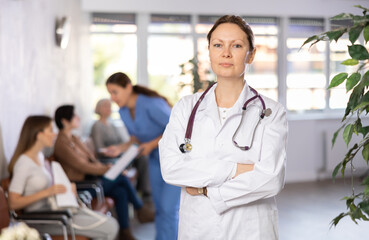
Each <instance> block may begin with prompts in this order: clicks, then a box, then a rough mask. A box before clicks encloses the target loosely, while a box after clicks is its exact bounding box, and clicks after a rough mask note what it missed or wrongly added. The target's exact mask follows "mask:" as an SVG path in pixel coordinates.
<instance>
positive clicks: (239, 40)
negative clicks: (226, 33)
mask: <svg viewBox="0 0 369 240" xmlns="http://www.w3.org/2000/svg"><path fill="white" fill-rule="evenodd" d="M215 40H218V41H220V42H224V41H223V40H222V39H219V38H215V39H213V40H211V41H210V42H213V41H215ZM235 41H241V42H245V41H244V40H242V39H234V40H231V42H235Z"/></svg>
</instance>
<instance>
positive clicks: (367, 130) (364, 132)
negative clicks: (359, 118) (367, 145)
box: [359, 126, 369, 138]
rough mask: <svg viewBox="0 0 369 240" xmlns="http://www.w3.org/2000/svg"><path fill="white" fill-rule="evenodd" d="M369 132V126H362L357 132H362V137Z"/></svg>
mask: <svg viewBox="0 0 369 240" xmlns="http://www.w3.org/2000/svg"><path fill="white" fill-rule="evenodd" d="M368 132H369V126H366V127H362V128H360V129H359V133H361V134H363V138H365V136H366V135H367V134H368Z"/></svg>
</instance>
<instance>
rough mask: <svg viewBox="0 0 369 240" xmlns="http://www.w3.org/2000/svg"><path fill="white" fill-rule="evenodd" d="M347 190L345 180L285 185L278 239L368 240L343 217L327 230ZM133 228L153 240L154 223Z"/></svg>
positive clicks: (367, 231)
mask: <svg viewBox="0 0 369 240" xmlns="http://www.w3.org/2000/svg"><path fill="white" fill-rule="evenodd" d="M356 188H357V189H359V188H360V187H356ZM350 189H351V188H350V184H349V181H348V180H347V181H346V183H344V182H343V181H340V180H339V181H336V183H332V181H331V180H327V181H321V182H311V183H294V184H287V185H286V186H285V188H284V190H283V191H282V192H281V193H280V194H279V196H278V198H277V201H278V208H279V235H280V240H305V239H306V240H361V239H369V222H359V224H358V225H356V224H355V223H353V222H352V221H351V220H350V219H349V218H345V219H343V220H342V221H341V222H340V223H339V224H338V226H337V227H336V228H334V227H332V228H330V221H331V220H332V219H333V218H334V217H335V216H337V215H338V214H339V213H341V212H343V211H344V210H345V202H344V201H341V200H340V199H341V198H342V197H344V196H346V195H349V194H350V193H351V190H350ZM132 227H133V233H134V235H135V236H136V238H137V239H138V240H153V239H155V227H154V224H152V223H151V224H139V223H137V222H136V221H133V223H132Z"/></svg>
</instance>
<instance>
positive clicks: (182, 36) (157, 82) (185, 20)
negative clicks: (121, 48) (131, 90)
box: [147, 14, 194, 104]
mask: <svg viewBox="0 0 369 240" xmlns="http://www.w3.org/2000/svg"><path fill="white" fill-rule="evenodd" d="M190 33H191V23H190V16H187V15H182V16H177V15H176V16H172V15H155V14H153V15H151V22H150V25H149V34H150V35H149V37H148V45H147V51H148V68H147V69H148V74H149V86H150V87H151V88H153V89H154V90H156V91H158V92H159V93H160V94H162V95H164V96H166V97H167V98H168V100H169V101H170V102H171V103H173V104H174V103H176V102H177V101H178V100H179V98H180V97H181V92H180V90H181V89H180V85H179V82H180V80H181V79H182V78H181V76H180V75H181V68H180V65H181V64H183V63H185V62H187V61H188V60H190V59H192V58H193V56H194V55H193V54H194V50H193V49H194V46H193V45H194V44H193V37H192V35H191V34H190ZM173 90H174V91H173Z"/></svg>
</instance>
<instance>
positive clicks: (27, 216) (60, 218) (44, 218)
mask: <svg viewBox="0 0 369 240" xmlns="http://www.w3.org/2000/svg"><path fill="white" fill-rule="evenodd" d="M16 220H18V221H30V220H37V221H42V222H44V223H47V221H58V222H60V223H62V224H63V225H65V226H67V225H68V218H67V217H66V216H65V215H61V214H47V215H46V214H38V213H34V214H31V213H29V214H22V215H20V216H17V218H16Z"/></svg>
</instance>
